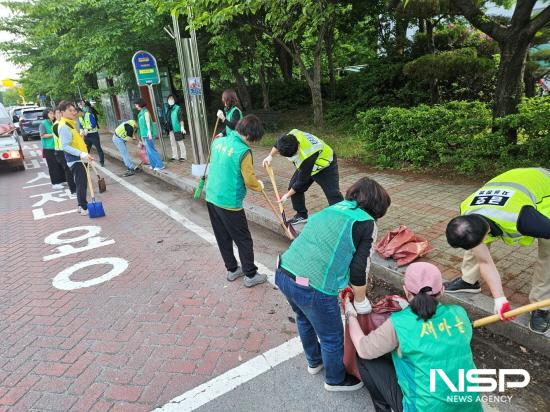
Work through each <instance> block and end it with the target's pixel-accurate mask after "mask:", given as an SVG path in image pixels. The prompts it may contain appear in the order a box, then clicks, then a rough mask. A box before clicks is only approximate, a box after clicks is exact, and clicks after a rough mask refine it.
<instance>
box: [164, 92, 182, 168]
mask: <svg viewBox="0 0 550 412" xmlns="http://www.w3.org/2000/svg"><path fill="white" fill-rule="evenodd" d="M166 116H167V119H166V125H167V128H168V136H170V146H171V147H172V160H176V159H178V147H179V161H180V162H183V161H184V160H185V159H186V158H187V151H186V149H185V142H184V139H185V135H186V134H187V131H186V130H185V124H184V122H183V110H181V107H180V105H179V104H178V102H177V101H176V98H175V96H174V95H172V94H171V95H170V96H168V111H167V112H166Z"/></svg>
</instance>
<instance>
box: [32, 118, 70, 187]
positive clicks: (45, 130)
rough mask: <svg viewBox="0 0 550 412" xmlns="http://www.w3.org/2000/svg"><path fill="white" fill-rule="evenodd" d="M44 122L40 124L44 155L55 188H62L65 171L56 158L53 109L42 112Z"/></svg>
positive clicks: (39, 129)
mask: <svg viewBox="0 0 550 412" xmlns="http://www.w3.org/2000/svg"><path fill="white" fill-rule="evenodd" d="M42 118H43V119H44V120H42V122H41V123H40V126H38V131H39V133H40V141H41V142H42V156H43V157H44V158H45V159H46V164H47V165H48V173H49V174H50V181H51V182H52V189H53V190H62V189H63V188H64V186H63V184H62V183H63V182H65V173H64V171H63V169H62V168H61V167H60V166H59V164H58V163H57V160H55V141H54V135H53V121H54V120H55V116H54V112H53V110H52V109H44V111H43V112H42Z"/></svg>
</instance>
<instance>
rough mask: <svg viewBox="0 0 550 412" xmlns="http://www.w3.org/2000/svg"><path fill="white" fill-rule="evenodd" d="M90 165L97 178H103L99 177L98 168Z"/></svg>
mask: <svg viewBox="0 0 550 412" xmlns="http://www.w3.org/2000/svg"><path fill="white" fill-rule="evenodd" d="M90 165H91V166H92V169H94V173H95V174H96V175H97V178H98V179H99V178H101V176H100V175H99V172H98V171H97V168H96V166H95V165H94V164H93V163H90Z"/></svg>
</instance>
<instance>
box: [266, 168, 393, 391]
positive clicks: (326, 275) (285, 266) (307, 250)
mask: <svg viewBox="0 0 550 412" xmlns="http://www.w3.org/2000/svg"><path fill="white" fill-rule="evenodd" d="M390 203H391V199H390V196H389V195H388V193H387V192H386V190H384V188H383V187H382V186H380V184H378V183H377V182H375V181H374V180H372V179H369V178H368V177H364V178H362V179H359V180H358V181H357V182H356V183H355V184H353V185H352V186H351V187H350V188H349V190H348V191H347V193H346V198H345V200H343V201H341V202H339V203H336V204H334V205H332V206H329V207H327V208H325V209H323V210H321V211H320V212H317V213H315V214H314V215H313V216H311V219H309V222H308V223H307V224H306V225H305V226H304V229H303V230H302V232H301V233H300V235H299V236H298V237H297V238H296V239H295V240H294V241H293V242H292V243H291V245H290V247H289V248H288V250H287V251H286V252H285V253H284V254H283V255H282V256H281V257H280V259H279V262H278V265H277V266H278V267H277V271H276V272H275V284H276V285H277V286H278V287H279V289H280V290H281V292H282V293H283V294H284V295H285V297H286V299H287V300H288V303H290V306H291V307H292V310H293V311H294V313H295V314H296V326H297V328H298V333H299V334H300V339H301V341H302V346H303V347H304V352H305V355H306V360H307V363H308V368H307V369H308V372H309V373H310V374H311V375H315V374H317V373H319V372H320V371H321V370H322V369H323V367H324V369H325V389H326V390H327V391H332V392H341V391H354V390H357V389H360V388H361V387H363V383H362V382H361V381H360V380H359V379H357V378H356V377H355V376H352V375H350V374H348V373H346V370H345V368H344V363H343V357H344V328H343V325H342V318H341V314H340V306H339V305H338V293H339V291H340V290H342V289H345V288H346V287H347V286H348V285H350V286H351V288H352V289H353V293H354V295H355V308H356V309H357V311H358V312H359V313H369V312H370V311H371V305H370V302H369V300H368V299H367V297H366V289H367V286H366V285H367V274H368V271H369V268H370V255H371V252H372V246H373V245H374V243H375V241H376V234H377V228H376V220H377V219H379V218H381V217H382V216H384V215H385V214H386V211H387V210H388V207H389V206H390Z"/></svg>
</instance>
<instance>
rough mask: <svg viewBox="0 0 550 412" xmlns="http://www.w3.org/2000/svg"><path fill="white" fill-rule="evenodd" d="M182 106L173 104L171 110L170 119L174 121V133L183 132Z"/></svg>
mask: <svg viewBox="0 0 550 412" xmlns="http://www.w3.org/2000/svg"><path fill="white" fill-rule="evenodd" d="M180 110H181V108H180V107H179V106H178V105H177V104H175V105H174V106H172V109H171V111H170V121H171V122H172V130H173V132H174V133H180V132H181V125H180V120H179V116H178V115H179V111H180Z"/></svg>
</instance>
